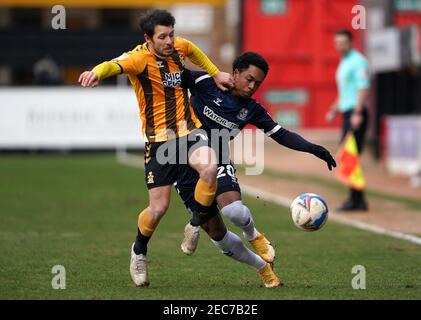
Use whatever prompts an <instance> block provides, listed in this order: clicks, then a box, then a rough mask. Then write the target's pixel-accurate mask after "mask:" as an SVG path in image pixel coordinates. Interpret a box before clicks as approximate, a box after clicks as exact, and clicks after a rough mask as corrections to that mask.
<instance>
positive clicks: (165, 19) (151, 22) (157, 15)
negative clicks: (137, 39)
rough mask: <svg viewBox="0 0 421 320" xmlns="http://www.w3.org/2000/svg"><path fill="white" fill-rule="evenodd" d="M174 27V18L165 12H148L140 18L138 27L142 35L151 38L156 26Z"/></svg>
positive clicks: (159, 10)
mask: <svg viewBox="0 0 421 320" xmlns="http://www.w3.org/2000/svg"><path fill="white" fill-rule="evenodd" d="M158 25H159V26H166V27H174V25H175V18H174V16H173V15H172V14H171V13H170V12H168V11H167V10H161V9H156V10H150V11H147V12H146V13H145V14H144V15H142V16H141V17H140V20H139V26H140V30H142V32H143V33H146V34H147V35H148V36H149V37H150V38H152V37H153V34H154V32H155V27H156V26H158Z"/></svg>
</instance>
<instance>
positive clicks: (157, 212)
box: [148, 204, 168, 221]
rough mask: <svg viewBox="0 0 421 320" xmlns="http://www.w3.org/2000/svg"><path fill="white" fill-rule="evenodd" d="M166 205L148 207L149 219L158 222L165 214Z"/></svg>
mask: <svg viewBox="0 0 421 320" xmlns="http://www.w3.org/2000/svg"><path fill="white" fill-rule="evenodd" d="M167 210H168V205H165V204H162V205H153V206H149V210H148V211H149V214H150V215H151V218H152V219H153V220H155V221H159V220H160V219H161V218H162V217H163V216H164V214H165V212H167Z"/></svg>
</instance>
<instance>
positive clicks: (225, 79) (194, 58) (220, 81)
mask: <svg viewBox="0 0 421 320" xmlns="http://www.w3.org/2000/svg"><path fill="white" fill-rule="evenodd" d="M190 47H191V53H190V55H189V56H188V57H189V59H190V61H191V62H193V63H194V64H195V65H197V66H198V67H200V68H202V69H203V70H204V71H206V72H207V73H208V74H209V75H210V76H211V77H212V78H213V79H214V80H215V83H216V85H217V86H218V88H219V89H221V90H222V91H227V90H230V89H232V87H233V86H234V80H233V79H232V76H231V75H230V74H229V73H227V72H221V71H219V69H218V68H217V67H216V66H215V65H214V64H213V63H212V61H210V59H209V58H208V57H207V56H206V54H205V53H204V52H203V51H202V50H200V49H199V48H198V47H197V46H196V45H195V44H194V43H192V42H190Z"/></svg>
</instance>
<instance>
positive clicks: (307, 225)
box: [290, 193, 328, 231]
mask: <svg viewBox="0 0 421 320" xmlns="http://www.w3.org/2000/svg"><path fill="white" fill-rule="evenodd" d="M290 211H291V217H292V221H294V224H295V225H296V226H297V227H298V228H300V229H303V230H305V231H316V230H319V229H320V228H321V227H323V225H324V224H325V223H326V221H327V217H328V208H327V204H326V201H325V200H324V199H323V198H322V197H321V196H319V195H317V194H314V193H303V194H301V195H299V196H298V197H296V198H295V199H294V201H292V203H291V207H290Z"/></svg>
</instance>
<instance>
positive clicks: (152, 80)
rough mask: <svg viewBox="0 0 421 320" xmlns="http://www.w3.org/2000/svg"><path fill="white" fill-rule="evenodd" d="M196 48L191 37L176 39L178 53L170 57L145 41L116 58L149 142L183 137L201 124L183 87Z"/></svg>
mask: <svg viewBox="0 0 421 320" xmlns="http://www.w3.org/2000/svg"><path fill="white" fill-rule="evenodd" d="M196 48H197V47H195V46H194V45H193V44H192V43H191V42H190V41H188V40H185V39H183V38H175V40H174V49H175V50H174V53H173V54H172V55H171V56H170V57H166V59H163V58H160V57H157V56H156V55H154V54H153V53H152V52H150V51H149V49H148V47H147V44H146V43H144V44H141V45H139V46H137V47H136V48H135V49H134V50H132V51H130V52H127V53H125V54H123V55H121V56H120V57H118V58H116V59H114V60H113V62H116V63H117V64H118V65H119V66H120V67H121V72H122V73H126V74H128V77H129V79H130V82H131V84H132V86H133V89H134V91H135V93H136V96H137V100H138V104H139V111H140V118H141V121H142V127H143V133H144V134H145V135H146V137H147V139H148V141H149V142H161V141H166V140H168V139H171V138H172V137H174V135H175V137H182V136H185V135H187V134H189V133H190V132H191V131H192V130H193V129H195V128H199V127H200V126H201V123H200V121H199V119H198V118H197V117H196V115H195V114H194V111H193V109H192V106H191V104H190V100H189V97H188V93H187V90H186V89H183V88H181V87H180V84H181V72H182V70H183V68H184V59H185V58H186V57H189V56H192V55H194V50H195V49H196ZM215 68H216V67H215ZM218 72H219V71H218Z"/></svg>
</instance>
